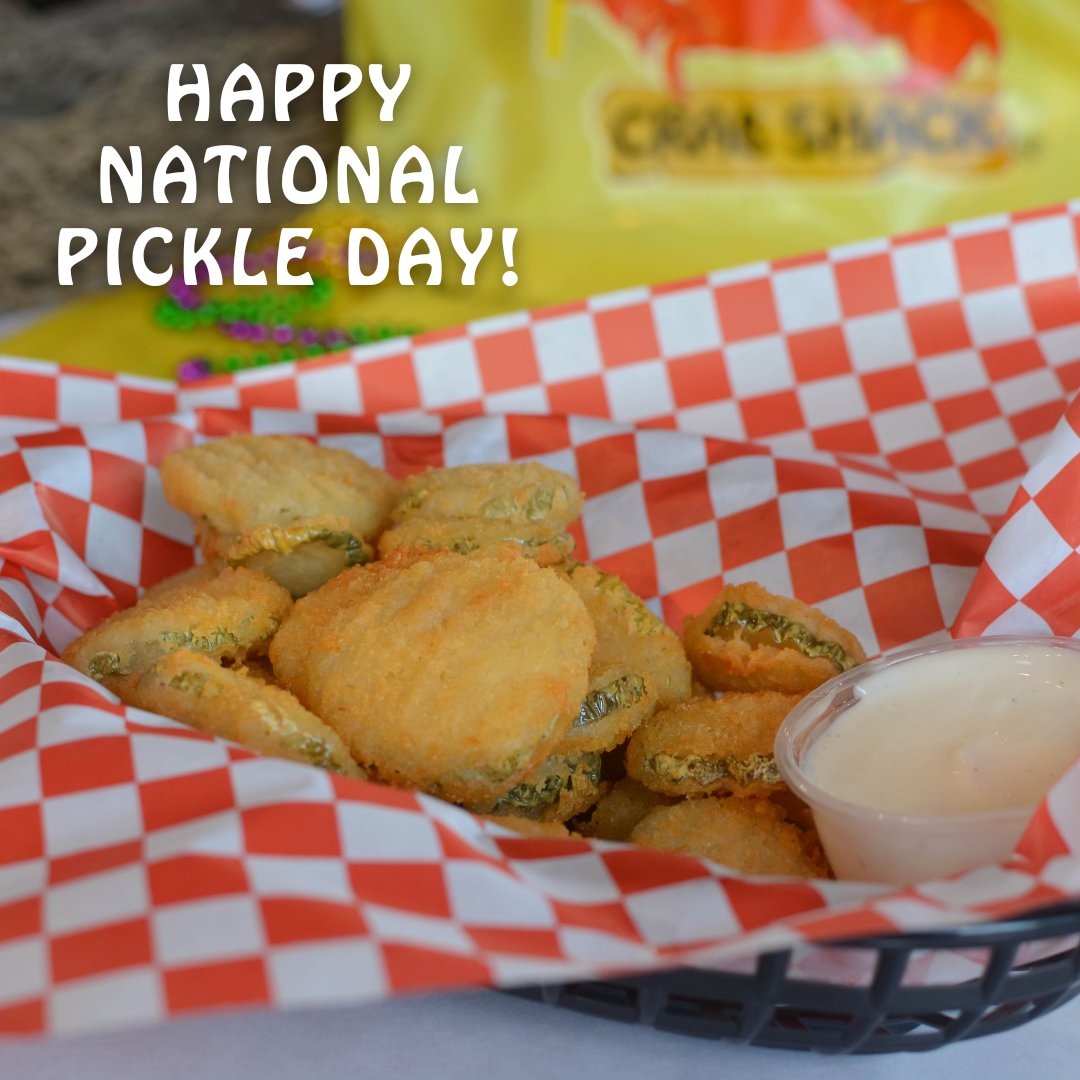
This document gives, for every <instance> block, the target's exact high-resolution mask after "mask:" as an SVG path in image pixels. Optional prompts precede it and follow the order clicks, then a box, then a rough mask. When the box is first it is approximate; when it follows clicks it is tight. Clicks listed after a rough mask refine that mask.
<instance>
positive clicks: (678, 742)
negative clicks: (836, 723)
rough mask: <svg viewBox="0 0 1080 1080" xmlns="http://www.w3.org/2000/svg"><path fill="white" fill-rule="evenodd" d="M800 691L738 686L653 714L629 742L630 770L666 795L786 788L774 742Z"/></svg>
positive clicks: (756, 792) (745, 792)
mask: <svg viewBox="0 0 1080 1080" xmlns="http://www.w3.org/2000/svg"><path fill="white" fill-rule="evenodd" d="M799 699H800V695H798V694H778V693H776V692H774V691H767V690H763V691H760V692H758V693H756V694H744V693H738V692H736V691H732V692H729V693H726V694H724V695H723V697H720V698H713V697H701V698H691V699H690V700H689V701H684V702H682V703H681V704H679V705H674V706H672V707H671V708H670V709H662V710H661V711H660V712H658V713H656V714H655V715H654V716H651V717H650V718H649V719H648V720H646V721H645V723H644V724H642V725H641V727H639V728H638V729H637V731H635V732H634V736H633V738H632V739H631V740H630V745H629V746H628V747H627V748H626V771H627V772H628V773H629V774H630V776H632V777H634V779H635V780H639V781H641V783H643V784H644V785H645V786H646V787H648V788H651V789H652V790H653V791H656V792H659V793H660V794H662V795H673V796H679V795H689V796H695V795H709V794H715V793H718V792H723V791H730V792H732V793H733V794H735V795H766V794H768V793H770V792H771V791H774V790H777V789H779V788H781V787H782V786H783V780H782V779H781V777H780V773H779V770H778V769H777V768H776V761H775V759H774V758H773V744H774V742H775V741H776V732H777V731H778V730H779V728H780V725H781V724H782V723H783V722H784V717H785V716H787V714H788V713H789V712H790V711H791V710H792V708H794V706H795V704H796V703H797V702H798V701H799Z"/></svg>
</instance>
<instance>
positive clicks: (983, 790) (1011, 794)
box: [803, 645, 1080, 814]
mask: <svg viewBox="0 0 1080 1080" xmlns="http://www.w3.org/2000/svg"><path fill="white" fill-rule="evenodd" d="M855 694H856V698H857V700H856V701H855V703H854V704H853V705H850V706H849V707H848V708H846V709H845V710H844V711H843V713H842V714H841V715H839V716H838V717H837V719H836V720H835V721H834V722H833V723H832V724H831V725H830V726H829V729H828V731H826V732H824V733H823V734H822V735H821V736H820V737H819V738H817V739H816V740H815V741H814V744H813V746H812V747H811V748H810V750H809V751H808V753H807V755H806V759H805V761H804V762H803V768H804V769H805V771H806V775H807V776H808V777H809V779H810V780H812V781H813V782H814V783H816V784H817V785H818V786H819V787H821V788H823V789H824V790H825V791H827V792H829V794H831V795H835V796H836V797H837V798H838V799H845V800H847V801H848V802H855V803H860V804H861V805H862V806H869V807H873V808H875V809H877V810H896V811H901V812H906V813H911V814H972V813H980V812H981V811H984V810H1003V809H1010V808H1012V807H1018V806H1029V807H1031V808H1032V809H1033V810H1034V808H1035V806H1036V805H1037V804H1038V803H1039V801H1040V800H1041V799H1042V797H1043V796H1044V795H1045V794H1046V792H1047V791H1048V790H1049V789H1050V787H1051V786H1052V785H1053V783H1054V781H1055V780H1057V779H1058V777H1060V776H1061V775H1062V773H1064V772H1065V770H1066V769H1067V768H1068V767H1069V765H1070V764H1072V762H1073V761H1074V760H1076V758H1077V757H1080V653H1073V652H1065V651H1064V650H1057V649H1035V648H1029V649H1027V650H1024V651H1023V652H1020V651H1018V650H1017V649H1016V648H1014V647H1009V646H1005V645H997V646H989V647H986V648H981V649H957V650H953V651H950V652H941V653H934V654H930V655H927V656H923V657H920V658H919V659H918V661H917V662H911V663H907V664H895V665H893V666H892V667H888V668H885V670H883V671H879V672H877V673H876V674H873V675H871V676H870V677H869V678H867V679H865V680H864V681H862V682H861V683H859V685H858V687H857V688H856V690H855Z"/></svg>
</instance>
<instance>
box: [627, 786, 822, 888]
mask: <svg viewBox="0 0 1080 1080" xmlns="http://www.w3.org/2000/svg"><path fill="white" fill-rule="evenodd" d="M630 840H631V842H632V843H635V844H642V845H644V846H645V847H653V848H661V849H662V850H664V851H677V852H679V853H680V854H683V855H697V856H699V857H700V858H703V859H712V860H713V861H714V862H718V863H722V864H723V865H724V866H727V867H730V868H731V869H732V870H737V871H739V872H740V873H743V874H782V875H785V876H792V877H824V876H825V874H826V871H825V867H824V866H823V865H822V864H821V863H819V862H817V861H815V860H814V859H812V858H811V857H810V856H809V855H807V853H806V851H805V849H804V847H803V840H802V837H801V836H800V834H799V830H798V829H797V828H796V827H795V826H794V825H792V824H791V823H790V822H788V821H785V820H784V814H783V811H782V810H781V809H780V808H779V807H778V806H775V805H774V804H773V803H771V802H769V800H768V799H735V798H731V797H728V798H717V797H716V796H714V795H709V796H707V797H706V798H704V799H684V800H683V801H682V802H678V803H676V804H675V805H674V806H663V807H660V808H659V809H657V810H653V811H652V812H651V813H650V814H648V815H647V816H646V817H645V818H644V819H643V820H642V821H641V822H639V824H638V825H637V826H636V827H635V828H634V830H633V832H631V834H630Z"/></svg>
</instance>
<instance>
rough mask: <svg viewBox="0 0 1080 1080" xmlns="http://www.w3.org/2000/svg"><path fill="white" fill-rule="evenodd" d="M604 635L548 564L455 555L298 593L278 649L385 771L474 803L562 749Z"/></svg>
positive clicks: (312, 695) (310, 693) (298, 682)
mask: <svg viewBox="0 0 1080 1080" xmlns="http://www.w3.org/2000/svg"><path fill="white" fill-rule="evenodd" d="M595 640H596V635H595V630H594V629H593V625H592V621H591V620H590V618H589V615H588V612H587V611H586V610H585V607H584V605H583V604H582V603H581V601H580V600H579V599H578V597H577V595H576V594H575V593H574V591H573V589H571V588H570V587H569V586H568V585H567V584H566V582H564V581H562V580H561V579H560V578H559V577H557V576H556V575H555V574H554V573H552V572H551V571H549V570H544V569H541V568H540V567H539V566H537V565H536V564H535V563H533V562H532V561H531V560H528V559H521V558H502V559H498V558H480V557H476V558H467V557H464V556H461V555H454V554H449V553H447V554H445V555H442V556H440V557H439V558H434V559H426V560H421V561H418V562H413V563H411V564H409V565H406V566H403V567H399V566H384V565H381V564H379V563H374V564H372V565H371V566H365V567H357V568H355V569H353V570H349V571H346V572H345V573H344V574H342V575H340V576H339V577H337V578H335V579H334V580H332V581H330V582H328V583H327V584H326V585H324V586H323V587H322V588H321V589H318V590H317V591H316V592H313V593H311V594H309V595H308V596H306V597H305V598H304V599H302V600H299V601H298V602H297V604H296V607H295V608H294V610H293V613H292V615H291V617H290V618H289V619H288V620H287V621H286V622H285V625H284V626H282V628H281V630H280V631H278V634H277V636H276V637H275V638H274V641H273V643H272V645H271V648H270V659H271V661H272V663H273V665H274V672H275V674H276V675H277V677H278V679H279V681H280V682H281V684H282V685H283V686H285V687H287V688H288V689H289V690H291V691H292V692H293V693H294V694H296V696H297V697H298V698H299V699H300V700H301V701H302V702H303V703H304V705H306V706H307V708H309V709H310V710H311V711H312V712H314V713H315V714H316V715H318V716H321V717H322V718H323V719H324V720H325V721H326V722H327V723H328V724H330V726H331V727H333V728H334V729H335V730H336V731H337V732H338V733H339V734H340V735H341V736H342V738H344V739H345V741H346V742H347V744H348V745H349V748H350V750H351V751H352V754H353V757H354V758H356V760H357V761H359V762H360V763H361V764H362V765H365V766H367V767H369V768H370V769H371V770H372V771H373V772H374V774H375V775H376V777H377V778H378V779H381V780H384V781H386V782H388V783H391V784H397V785H399V786H403V787H415V788H420V789H421V790H424V791H428V792H430V793H432V794H435V795H441V796H443V797H444V798H448V799H450V800H452V801H455V802H462V803H465V804H467V805H477V804H482V803H485V802H489V801H494V800H496V799H498V798H499V796H501V795H503V794H504V793H505V792H506V791H507V790H508V789H509V788H511V787H513V786H514V785H515V784H516V783H518V782H519V781H520V780H522V779H523V778H524V777H525V776H526V775H527V774H528V773H529V772H530V771H531V770H532V769H534V768H536V767H537V766H538V765H539V764H540V763H541V762H542V761H544V759H545V758H547V757H548V756H549V755H550V754H551V753H553V752H554V750H555V747H556V745H557V744H558V742H559V741H560V740H561V739H562V737H563V735H564V734H565V733H566V731H567V729H568V728H569V726H570V721H571V720H572V718H573V717H574V716H575V715H577V712H578V709H579V707H580V703H581V701H582V699H583V698H584V696H585V693H586V691H587V689H588V667H589V659H590V657H591V655H592V650H593V647H594V644H595Z"/></svg>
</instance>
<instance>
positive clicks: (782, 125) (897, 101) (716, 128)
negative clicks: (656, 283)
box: [553, 0, 1013, 178]
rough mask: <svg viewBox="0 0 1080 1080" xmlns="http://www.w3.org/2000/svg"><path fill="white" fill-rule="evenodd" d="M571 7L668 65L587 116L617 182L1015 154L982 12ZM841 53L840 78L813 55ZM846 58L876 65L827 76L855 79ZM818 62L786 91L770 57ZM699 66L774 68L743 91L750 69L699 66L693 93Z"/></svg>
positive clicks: (638, 1) (817, 1) (951, 165)
mask: <svg viewBox="0 0 1080 1080" xmlns="http://www.w3.org/2000/svg"><path fill="white" fill-rule="evenodd" d="M568 2H570V0H556V8H554V9H553V11H555V12H558V10H559V9H558V5H559V4H565V3H568ZM573 2H574V3H575V4H577V5H581V6H582V7H584V6H585V5H590V6H593V7H594V10H596V9H598V10H600V11H602V12H603V13H604V14H605V15H606V16H607V17H608V19H609V20H610V22H609V25H610V24H617V25H618V26H619V27H620V28H621V29H622V30H623V31H624V32H626V33H629V34H630V35H631V37H632V38H633V39H634V41H635V43H636V45H637V48H638V50H639V51H640V52H641V53H642V54H643V55H646V56H648V55H650V54H652V55H658V56H660V57H661V58H662V60H663V64H664V71H665V82H666V85H657V84H656V82H655V79H653V80H651V82H652V85H649V84H647V83H642V82H638V83H634V84H630V85H622V86H616V87H613V88H608V89H607V90H606V91H605V95H604V100H603V103H602V105H601V109H600V117H599V119H600V124H601V127H602V129H603V136H602V138H603V140H604V142H605V144H606V148H607V155H608V162H607V169H608V172H609V173H610V174H611V175H613V176H616V177H630V176H644V175H657V174H660V175H666V176H669V177H684V178H717V177H754V176H764V175H787V176H804V177H835V176H870V175H874V174H876V173H881V172H884V171H886V170H888V169H892V168H894V167H896V166H899V165H913V166H917V167H919V168H923V169H929V170H934V171H938V172H942V171H944V172H951V173H970V172H986V171H989V170H996V169H1000V168H1002V167H1003V166H1004V165H1006V164H1007V163H1008V162H1009V161H1010V160H1011V158H1012V156H1013V140H1012V139H1011V137H1010V132H1009V130H1008V128H1007V126H1006V123H1005V118H1004V116H1003V115H1002V113H1001V110H1000V108H999V94H998V80H997V72H998V60H999V58H1000V53H1001V40H1000V35H999V33H998V30H997V27H996V25H995V23H994V21H993V19H992V17H991V13H990V10H989V7H988V5H987V4H986V3H985V2H983V0H573ZM560 21H561V20H560ZM888 45H891V46H893V48H892V49H891V50H889V49H883V47H884V46H888ZM839 46H844V47H847V49H848V53H847V57H848V59H847V61H846V65H847V66H843V65H841V66H840V67H839V68H838V67H836V66H835V65H830V64H829V63H827V62H826V61H827V60H828V57H827V56H826V55H825V54H826V53H827V51H828V50H835V49H836V48H837V47H839ZM852 49H854V50H855V54H854V55H855V56H857V55H858V54H862V53H867V52H869V51H870V50H882V51H881V54H880V62H879V60H878V59H877V58H875V57H873V56H872V57H870V58H869V60H868V62H867V61H860V63H861V67H859V68H858V74H851V75H850V77H849V78H848V79H845V78H844V76H843V75H840V76H839V78H838V77H837V72H838V71H848V72H849V73H850V72H853V70H854V69H853V68H852V57H853V54H852V52H851V50H852ZM814 51H817V52H820V53H821V54H822V57H823V61H822V64H821V67H820V72H821V74H820V75H818V76H817V77H815V76H814V75H813V74H811V75H810V77H809V78H807V72H808V71H812V70H813V69H812V68H807V67H806V66H805V64H804V65H803V67H802V68H801V72H802V74H801V76H800V77H799V78H798V79H796V80H794V84H793V85H791V86H787V85H784V83H783V82H779V83H778V81H777V76H778V75H779V77H780V79H781V80H782V79H783V69H778V68H777V67H776V62H775V60H772V61H769V60H768V58H769V57H770V56H771V57H776V56H783V55H787V54H790V55H794V54H812V53H813V52H814ZM695 53H696V54H699V55H703V54H711V55H712V56H713V57H714V58H715V57H717V56H719V57H720V58H722V57H723V56H724V54H725V53H730V54H741V55H742V56H744V57H753V56H754V55H757V56H760V57H761V58H763V59H762V63H763V64H765V63H769V64H771V66H770V67H769V68H768V72H767V74H766V73H765V71H766V69H765V68H764V67H762V68H761V69H760V71H761V72H762V75H761V78H760V79H759V78H758V77H757V76H755V75H753V74H751V76H750V77H749V83H750V84H749V85H747V83H746V80H747V78H748V77H747V74H746V73H747V71H750V72H751V73H753V72H754V71H755V70H757V69H754V68H753V67H751V68H749V69H748V68H747V67H746V66H745V63H741V66H736V65H734V64H732V65H731V67H730V71H729V74H728V77H726V78H725V75H724V69H722V68H720V67H718V66H717V65H716V63H715V62H714V63H712V66H711V67H695V68H694V70H693V75H694V77H693V79H692V80H691V79H688V77H687V72H686V70H685V68H686V61H687V58H688V57H689V56H691V55H693V54H695ZM977 59H978V60H979V62H976V61H977ZM810 60H811V62H812V57H811V58H810ZM703 72H710V73H711V74H710V75H703ZM736 72H739V73H741V74H736ZM718 77H719V78H720V79H721V80H723V81H721V82H719V83H718V82H716V79H717V78H718ZM732 79H737V80H740V81H736V82H732Z"/></svg>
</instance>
